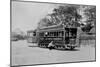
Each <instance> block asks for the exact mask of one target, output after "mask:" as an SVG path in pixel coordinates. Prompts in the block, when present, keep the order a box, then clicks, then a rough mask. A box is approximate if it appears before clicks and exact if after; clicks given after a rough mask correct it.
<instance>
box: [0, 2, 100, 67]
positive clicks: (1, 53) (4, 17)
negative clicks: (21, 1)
mask: <svg viewBox="0 0 100 67" xmlns="http://www.w3.org/2000/svg"><path fill="white" fill-rule="evenodd" d="M27 1H40V2H56V3H69V4H85V5H96V8H97V9H96V11H97V17H96V18H97V22H96V24H97V27H96V28H97V32H96V33H97V35H96V36H97V38H96V40H97V42H96V45H97V61H96V62H84V63H70V64H53V65H40V66H34V67H66V66H67V67H75V66H77V67H99V66H100V64H99V63H100V42H99V34H100V32H99V25H100V22H99V16H100V14H99V13H100V5H99V4H100V2H99V0H27ZM9 64H10V0H0V67H9ZM25 67H33V66H25Z"/></svg>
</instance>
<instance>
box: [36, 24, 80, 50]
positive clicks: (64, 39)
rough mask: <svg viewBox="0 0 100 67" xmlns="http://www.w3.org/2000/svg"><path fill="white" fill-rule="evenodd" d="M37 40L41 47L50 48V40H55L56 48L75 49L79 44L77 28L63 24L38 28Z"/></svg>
mask: <svg viewBox="0 0 100 67" xmlns="http://www.w3.org/2000/svg"><path fill="white" fill-rule="evenodd" d="M37 38H38V39H37V42H38V46H39V47H44V48H46V47H47V48H48V45H49V43H50V42H52V41H53V42H54V44H53V45H54V48H56V49H66V48H69V49H74V48H75V47H78V46H79V44H77V28H76V27H67V26H63V25H58V26H51V27H45V28H41V29H39V30H37Z"/></svg>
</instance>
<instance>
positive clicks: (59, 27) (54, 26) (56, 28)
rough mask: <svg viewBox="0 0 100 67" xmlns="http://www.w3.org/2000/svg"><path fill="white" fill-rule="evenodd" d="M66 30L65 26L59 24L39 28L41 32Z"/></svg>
mask: <svg viewBox="0 0 100 67" xmlns="http://www.w3.org/2000/svg"><path fill="white" fill-rule="evenodd" d="M64 28H65V27H64V25H62V24H58V25H53V26H48V27H42V28H39V31H50V30H63V29H64ZM67 28H76V27H67Z"/></svg>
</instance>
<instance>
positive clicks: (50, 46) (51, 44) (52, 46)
mask: <svg viewBox="0 0 100 67" xmlns="http://www.w3.org/2000/svg"><path fill="white" fill-rule="evenodd" d="M48 48H49V50H51V49H53V48H54V45H53V41H51V42H50V43H49V45H48Z"/></svg>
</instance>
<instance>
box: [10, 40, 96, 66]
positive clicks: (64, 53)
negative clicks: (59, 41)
mask: <svg viewBox="0 0 100 67" xmlns="http://www.w3.org/2000/svg"><path fill="white" fill-rule="evenodd" d="M29 44H30V43H27V41H16V42H12V52H11V53H12V56H11V59H12V60H11V61H12V65H30V64H46V63H61V62H75V61H90V60H95V48H94V47H90V46H85V47H80V48H77V49H76V50H74V51H71V50H49V49H45V48H39V47H28V45H29ZM30 45H31V44H30Z"/></svg>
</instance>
